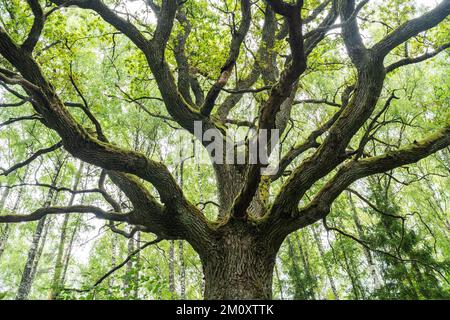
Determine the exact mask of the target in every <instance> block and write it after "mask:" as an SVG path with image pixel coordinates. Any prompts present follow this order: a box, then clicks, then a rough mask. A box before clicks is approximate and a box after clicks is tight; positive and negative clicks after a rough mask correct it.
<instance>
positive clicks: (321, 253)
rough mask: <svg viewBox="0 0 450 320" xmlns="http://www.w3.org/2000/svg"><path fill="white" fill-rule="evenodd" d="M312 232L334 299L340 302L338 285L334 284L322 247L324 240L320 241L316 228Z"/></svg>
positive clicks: (313, 227)
mask: <svg viewBox="0 0 450 320" xmlns="http://www.w3.org/2000/svg"><path fill="white" fill-rule="evenodd" d="M312 230H313V235H314V240H315V241H316V244H317V249H319V253H320V258H321V259H322V263H323V266H324V268H325V272H326V274H327V277H328V281H329V282H330V287H331V291H332V292H333V295H334V298H335V299H336V300H339V299H340V298H339V294H338V291H337V289H336V284H335V283H334V279H333V275H332V272H331V269H330V266H329V265H328V261H327V259H326V258H325V250H324V248H323V245H322V240H321V239H320V235H319V233H318V232H317V229H316V226H312Z"/></svg>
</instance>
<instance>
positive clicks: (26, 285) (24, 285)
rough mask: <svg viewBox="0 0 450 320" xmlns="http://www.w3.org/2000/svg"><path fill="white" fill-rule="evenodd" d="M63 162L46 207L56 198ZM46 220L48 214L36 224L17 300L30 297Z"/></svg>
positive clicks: (57, 169)
mask: <svg viewBox="0 0 450 320" xmlns="http://www.w3.org/2000/svg"><path fill="white" fill-rule="evenodd" d="M62 164H63V162H62V161H59V163H58V164H57V166H56V168H55V174H54V175H53V178H52V182H51V187H52V188H50V189H49V191H48V193H47V199H46V201H45V203H44V207H49V206H50V205H51V203H52V201H53V199H54V196H55V191H54V189H53V188H54V187H56V184H57V181H58V178H59V174H60V172H61V168H62ZM46 221H47V219H46V216H44V217H43V218H41V219H40V220H39V222H38V224H37V226H36V229H35V231H34V235H33V240H32V243H31V247H30V249H29V250H28V257H27V261H26V263H25V268H24V270H23V273H22V277H21V279H20V284H19V289H18V291H17V295H16V300H26V299H28V296H29V294H30V291H31V286H32V284H33V280H34V275H35V270H36V267H37V264H36V261H37V260H36V258H37V256H38V255H39V251H40V248H39V243H40V240H41V238H42V235H43V233H44V229H45V225H46Z"/></svg>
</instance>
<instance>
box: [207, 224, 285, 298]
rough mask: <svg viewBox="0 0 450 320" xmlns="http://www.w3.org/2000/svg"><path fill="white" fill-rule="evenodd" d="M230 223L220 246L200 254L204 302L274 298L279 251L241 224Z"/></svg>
mask: <svg viewBox="0 0 450 320" xmlns="http://www.w3.org/2000/svg"><path fill="white" fill-rule="evenodd" d="M230 224H231V228H227V230H224V234H223V237H221V239H220V240H219V242H218V245H217V246H216V247H215V248H214V249H213V250H212V251H211V252H209V253H206V254H205V253H204V254H201V260H202V264H203V270H204V276H205V295H204V297H205V299H210V300H216V299H217V300H218V299H271V298H272V277H273V270H274V265H275V258H276V252H277V249H278V248H273V247H272V246H271V245H269V244H268V242H267V241H266V239H264V238H261V237H258V236H255V235H254V234H253V233H252V232H251V230H248V229H246V228H240V227H241V226H239V223H236V224H235V225H234V227H233V224H234V223H230Z"/></svg>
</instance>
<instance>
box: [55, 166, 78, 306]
mask: <svg viewBox="0 0 450 320" xmlns="http://www.w3.org/2000/svg"><path fill="white" fill-rule="evenodd" d="M83 168H84V163H83V162H80V165H79V167H78V171H77V173H76V175H75V178H74V181H73V185H72V190H74V191H76V190H78V185H79V183H80V179H81V174H82V172H83ZM75 197H76V194H75V193H72V196H71V197H70V200H69V203H68V206H69V207H70V206H72V205H73V203H74V201H75ZM69 220H70V215H68V214H67V215H65V216H64V220H63V223H62V225H61V230H60V237H59V243H58V249H57V254H56V261H55V268H54V272H53V278H52V283H51V287H50V292H49V299H50V300H55V299H58V296H59V294H60V292H61V288H62V287H61V284H62V283H61V275H62V271H63V255H64V249H65V245H66V238H67V228H68V224H69Z"/></svg>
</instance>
